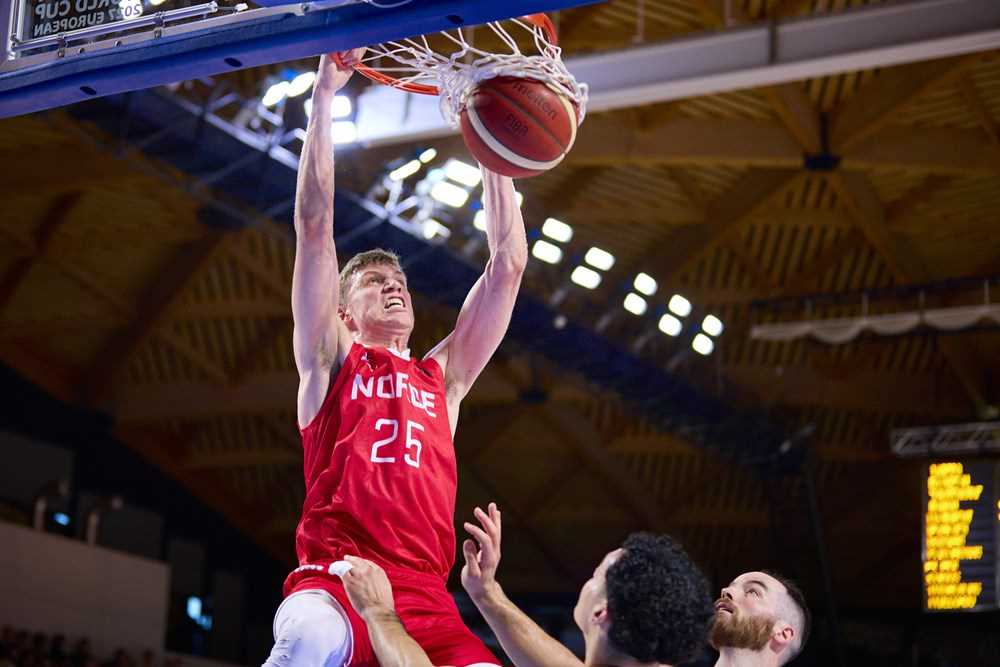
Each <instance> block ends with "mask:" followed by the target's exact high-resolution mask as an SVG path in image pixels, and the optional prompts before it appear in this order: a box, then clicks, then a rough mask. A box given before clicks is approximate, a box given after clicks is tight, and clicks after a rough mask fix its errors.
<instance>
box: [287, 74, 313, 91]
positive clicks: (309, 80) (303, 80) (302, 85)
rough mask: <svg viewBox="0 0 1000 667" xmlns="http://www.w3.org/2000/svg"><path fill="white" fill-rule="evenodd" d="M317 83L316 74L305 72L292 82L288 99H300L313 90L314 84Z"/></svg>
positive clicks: (289, 85)
mask: <svg viewBox="0 0 1000 667" xmlns="http://www.w3.org/2000/svg"><path fill="white" fill-rule="evenodd" d="M315 81H316V72H303V73H302V74H299V75H298V76H296V77H295V78H294V79H292V80H291V82H290V83H289V84H288V90H286V91H285V94H286V95H288V97H298V96H299V95H301V94H303V93H304V92H306V91H307V90H309V89H310V88H312V85H313V82H315Z"/></svg>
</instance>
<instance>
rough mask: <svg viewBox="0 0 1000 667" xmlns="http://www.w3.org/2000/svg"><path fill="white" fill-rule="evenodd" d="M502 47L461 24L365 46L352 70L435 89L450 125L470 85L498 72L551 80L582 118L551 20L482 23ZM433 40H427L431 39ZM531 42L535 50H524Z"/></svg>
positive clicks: (579, 92)
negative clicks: (472, 39) (485, 44)
mask: <svg viewBox="0 0 1000 667" xmlns="http://www.w3.org/2000/svg"><path fill="white" fill-rule="evenodd" d="M486 27H488V28H489V29H490V30H492V31H493V33H495V34H496V36H497V37H499V38H500V40H501V42H502V43H503V44H504V46H505V47H506V49H507V50H508V52H506V53H496V52H490V51H484V50H482V49H478V48H476V47H475V46H473V45H472V44H471V43H469V41H468V40H467V39H466V31H465V30H463V29H462V28H455V29H453V30H447V31H442V32H440V33H438V35H437V36H429V35H422V36H419V37H412V38H408V39H402V40H397V41H390V42H385V43H383V44H376V45H375V46H369V47H368V50H367V51H366V52H365V54H364V56H363V57H362V59H361V62H360V63H359V64H358V65H356V66H355V70H356V71H358V72H359V73H361V74H363V75H364V76H366V77H368V78H369V79H371V80H372V81H375V82H377V83H380V84H382V85H386V86H391V87H393V88H398V89H400V90H404V91H406V92H410V93H417V94H420V95H438V96H440V98H441V113H442V115H443V116H444V117H445V120H447V121H448V122H449V123H450V124H451V125H453V126H455V125H457V124H458V117H459V114H460V113H461V110H462V107H463V106H464V105H465V102H466V99H467V98H468V95H469V93H470V92H471V91H472V89H473V88H475V87H476V85H477V84H479V83H480V82H481V81H484V80H486V79H492V78H494V77H499V76H513V77H522V78H526V79H534V80H536V81H542V82H544V83H546V84H549V85H550V86H553V87H554V88H555V89H556V90H558V91H559V92H560V93H561V94H562V95H564V96H565V97H566V98H567V99H569V100H571V101H572V102H574V103H575V104H576V108H577V109H578V110H579V111H578V115H579V118H578V122H582V121H583V117H584V113H585V107H586V103H587V85H586V84H582V83H578V82H577V80H576V79H575V78H574V77H573V75H572V74H570V73H569V70H567V69H566V66H565V65H564V64H563V62H562V57H561V52H562V49H560V48H559V45H558V44H559V38H558V35H557V34H556V29H555V26H554V25H553V24H552V21H551V20H549V17H547V16H546V15H545V14H531V15H529V16H522V17H520V18H514V19H508V20H506V21H494V22H492V23H487V24H486ZM432 40H434V41H435V45H434V46H432V45H431V41H432ZM525 47H531V48H532V49H533V50H535V51H537V53H526V52H525V51H527V50H528V49H527V48H525Z"/></svg>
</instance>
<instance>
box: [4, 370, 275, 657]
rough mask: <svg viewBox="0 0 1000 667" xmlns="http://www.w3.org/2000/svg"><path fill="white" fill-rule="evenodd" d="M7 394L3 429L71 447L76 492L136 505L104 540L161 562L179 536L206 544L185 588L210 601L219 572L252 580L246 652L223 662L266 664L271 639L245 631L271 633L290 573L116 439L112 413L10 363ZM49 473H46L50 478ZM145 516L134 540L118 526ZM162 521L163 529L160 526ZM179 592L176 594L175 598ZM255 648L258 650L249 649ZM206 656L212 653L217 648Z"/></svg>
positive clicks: (112, 523)
mask: <svg viewBox="0 0 1000 667" xmlns="http://www.w3.org/2000/svg"><path fill="white" fill-rule="evenodd" d="M0 392H2V396H3V399H4V400H3V401H0V431H6V432H10V433H13V434H17V435H20V436H23V437H24V438H29V439H32V440H36V441H39V440H40V441H42V442H45V443H51V445H53V446H55V447H57V448H64V449H65V450H67V452H69V456H70V458H71V459H72V461H73V464H72V465H73V470H72V478H73V486H74V488H73V493H74V494H81V498H86V497H87V496H104V497H107V496H112V495H120V496H121V497H122V498H123V499H124V501H125V505H126V507H130V508H132V512H131V513H130V514H128V515H127V516H126V515H122V516H121V517H119V518H118V519H115V520H112V519H111V516H112V515H109V520H108V525H107V526H106V527H103V528H102V532H101V535H102V541H104V538H107V537H109V536H110V538H111V539H112V542H114V541H116V540H117V541H118V542H120V543H121V544H119V545H118V546H122V547H125V548H127V549H128V550H130V551H136V552H141V553H142V555H147V556H153V557H156V558H158V559H161V560H174V559H171V558H170V556H171V553H169V552H170V551H171V547H170V546H169V545H171V544H174V541H175V540H178V539H179V540H180V541H181V542H180V543H181V544H182V545H183V544H184V543H187V545H188V546H189V547H190V546H191V545H195V546H194V547H193V549H194V551H198V550H199V549H198V546H197V545H200V549H202V550H203V555H202V556H201V558H202V559H203V569H201V571H200V572H198V573H197V574H194V573H188V574H189V576H186V577H184V579H185V580H184V582H183V585H182V588H184V589H186V590H185V591H184V592H185V593H186V592H187V591H189V590H190V589H191V588H195V587H197V588H198V590H199V591H205V592H206V593H207V595H208V597H209V598H210V596H211V594H212V583H213V582H212V581H211V577H212V574H213V573H215V572H218V571H225V572H226V573H227V577H228V579H227V582H229V583H230V584H232V583H233V582H232V580H231V579H232V578H233V577H236V578H238V579H241V580H242V581H243V582H246V585H245V586H244V587H243V590H242V591H241V595H242V601H241V603H240V604H242V606H243V615H242V620H241V623H240V626H241V628H240V630H239V632H241V634H242V635H243V636H242V637H241V639H240V642H239V644H240V649H239V655H238V656H234V655H225V656H222V655H220V656H218V657H225V658H228V659H234V658H237V659H238V660H239V661H240V662H244V663H245V664H260V663H261V662H263V659H264V657H266V656H265V655H260V653H261V652H262V651H264V650H265V648H264V647H265V646H269V644H270V641H271V640H270V636H268V637H266V638H263V639H262V638H258V637H250V636H248V635H249V633H248V632H247V630H246V628H248V627H253V628H255V629H256V630H255V632H260V631H261V629H265V628H266V629H268V630H266V632H267V634H268V635H270V632H269V628H270V625H271V618H272V617H273V615H274V611H275V610H276V609H277V606H278V603H279V602H280V601H281V584H282V581H283V580H284V577H285V575H286V574H287V567H286V566H285V565H283V564H281V563H279V562H277V561H275V560H274V559H273V558H271V557H269V556H268V555H267V554H266V553H265V552H264V551H263V550H261V549H260V548H259V547H257V545H256V544H255V543H254V542H252V541H251V540H249V539H248V538H247V537H245V536H244V535H243V534H242V533H240V532H239V531H237V530H236V529H235V528H233V527H232V526H231V525H230V524H229V523H227V521H226V520H225V519H224V518H223V517H222V516H221V515H219V514H217V513H216V512H214V511H213V510H211V509H209V508H208V507H206V506H205V505H203V504H202V503H201V502H200V501H198V500H197V499H196V498H195V497H194V496H192V495H191V494H190V493H189V492H188V491H187V490H186V489H184V488H183V487H182V486H181V485H180V484H178V483H177V482H175V481H173V480H172V479H170V478H168V477H166V476H165V475H164V474H162V473H161V472H160V471H159V470H158V469H157V468H155V467H153V466H152V465H150V464H148V463H147V462H145V461H144V460H143V459H141V458H140V457H139V456H138V455H136V454H135V453H134V452H133V451H132V450H131V449H129V448H128V447H127V446H126V445H124V444H122V443H120V442H118V441H117V440H115V438H114V437H112V435H111V426H112V422H111V420H110V418H108V416H107V415H103V414H99V413H95V412H91V411H86V410H81V409H78V408H74V407H71V406H68V405H66V404H64V403H61V402H60V401H57V400H55V399H53V398H52V397H51V396H48V395H47V394H45V393H44V392H43V391H41V390H40V389H38V387H36V386H35V385H33V384H31V383H30V382H28V381H26V380H25V379H24V378H22V377H20V376H19V375H18V374H17V373H15V372H14V371H12V370H11V369H9V368H7V367H5V366H0ZM5 455H6V452H5ZM56 458H59V457H56ZM8 460H9V459H8ZM46 460H48V459H46ZM13 463H14V466H8V465H4V466H0V467H2V468H3V469H4V470H5V471H6V470H10V469H12V467H23V466H24V465H28V464H29V463H30V461H27V460H21V461H14V462H13ZM49 472H50V471H46V474H49ZM0 484H3V486H2V487H0V489H5V488H10V489H15V488H16V487H15V485H9V486H8V484H7V483H6V481H5V480H4V479H3V478H2V477H0ZM2 495H4V492H3V491H2V490H0V496H2ZM75 513H76V512H74V514H75ZM144 517H145V518H147V519H148V518H150V517H157V520H154V521H153V523H154V524H157V525H153V526H150V527H149V530H147V531H145V533H144V534H142V535H134V536H131V537H129V536H127V535H126V534H125V533H127V530H128V525H126V526H124V527H123V526H119V525H117V524H118V523H121V522H125V523H126V524H128V523H129V522H131V521H140V522H141V521H142V519H143V518H144ZM160 521H162V526H160V525H159V522H160ZM289 539H290V538H289ZM154 551H155V552H156V553H153V552H154ZM189 551H192V549H187V550H185V549H183V548H181V549H180V550H179V551H177V552H175V553H173V554H172V555H173V556H175V558H178V559H179V562H180V563H187V562H189V561H190V559H188V558H184V557H181V556H185V555H190V554H188V553H187V552H189ZM180 552H184V553H183V554H182V553H180ZM195 560H199V559H198V558H196V559H195ZM199 580H200V585H198V584H199ZM234 586H235V584H233V585H232V586H226V587H225V588H226V590H225V591H223V593H224V595H223V597H224V598H225V602H224V603H223V605H224V606H226V607H230V608H231V607H233V605H234V602H233V599H234V598H233V595H231V593H232V590H231V589H232V588H234ZM179 593H180V592H179V591H175V592H174V593H172V594H174V595H178V594H179ZM209 602H210V600H209ZM226 632H227V634H228V635H230V637H231V634H232V633H233V632H237V631H236V630H233V629H232V628H231V627H230V628H228V629H227V630H226ZM182 638H183V635H182ZM205 639H206V638H202V640H201V645H202V646H205V647H209V646H210V645H211V642H210V641H209V642H206V641H205ZM248 645H249V646H253V647H254V648H253V649H250V650H248V649H247V648H246V647H247V646H248ZM221 646H225V647H226V649H225V651H226V653H227V654H228V653H230V652H231V651H232V650H233V649H232V639H231V638H230V639H228V640H227V641H226V642H222V643H221ZM168 648H177V649H178V650H190V649H189V647H187V646H177V647H174V646H170V643H169V642H168ZM206 652H208V653H209V654H211V651H207V650H206Z"/></svg>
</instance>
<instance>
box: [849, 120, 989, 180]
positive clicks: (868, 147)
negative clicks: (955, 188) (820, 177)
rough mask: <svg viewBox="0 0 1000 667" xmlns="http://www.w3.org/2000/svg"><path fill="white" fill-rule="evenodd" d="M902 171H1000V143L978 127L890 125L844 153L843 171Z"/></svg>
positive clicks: (972, 173) (952, 173)
mask: <svg viewBox="0 0 1000 667" xmlns="http://www.w3.org/2000/svg"><path fill="white" fill-rule="evenodd" d="M893 169H895V170H900V171H910V172H918V173H928V174H942V175H950V176H960V177H967V176H996V175H997V174H1000V146H998V145H996V144H992V143H990V142H989V141H983V135H982V133H981V132H980V131H978V130H962V129H954V128H936V127H921V128H919V129H917V128H912V127H903V126H892V127H886V128H885V129H882V130H880V131H879V132H877V133H875V134H873V135H872V136H871V137H870V140H869V141H866V142H864V144H859V145H858V146H856V147H854V148H851V149H849V150H847V151H845V152H844V153H843V154H842V161H841V170H842V171H843V170H849V171H872V170H893Z"/></svg>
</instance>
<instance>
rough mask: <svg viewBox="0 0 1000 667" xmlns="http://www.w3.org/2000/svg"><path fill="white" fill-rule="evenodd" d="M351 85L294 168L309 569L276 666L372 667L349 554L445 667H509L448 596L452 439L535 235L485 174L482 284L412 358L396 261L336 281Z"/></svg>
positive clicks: (366, 259) (326, 83) (325, 109)
mask: <svg viewBox="0 0 1000 667" xmlns="http://www.w3.org/2000/svg"><path fill="white" fill-rule="evenodd" d="M360 53H361V52H360V51H353V52H349V53H344V54H341V57H342V61H343V62H344V63H345V64H346V65H350V64H353V63H355V62H357V59H358V58H359V57H360ZM350 75H351V70H350V69H349V68H347V67H341V66H338V65H337V64H336V63H335V62H334V60H333V59H332V58H330V57H327V56H324V57H323V58H322V59H321V61H320V65H319V72H318V76H317V78H316V82H315V88H314V91H313V108H312V116H311V118H310V120H309V127H308V130H307V133H306V140H305V145H304V146H303V149H302V156H301V161H300V165H299V174H298V185H297V194H296V202H295V231H296V235H297V243H296V251H295V268H294V273H293V279H292V314H293V316H294V320H295V331H294V337H293V345H294V352H295V363H296V366H297V367H298V370H299V393H298V421H299V427H300V429H301V432H302V443H303V448H304V458H305V486H306V496H305V502H304V504H303V508H302V519H301V521H300V522H299V526H298V529H297V530H296V534H295V547H296V550H297V552H298V558H299V564H300V566H299V567H298V568H297V569H296V570H295V571H293V572H292V573H291V574H290V575H289V576H288V579H287V580H286V581H285V587H284V592H285V596H286V597H285V600H284V602H283V603H282V604H281V606H280V607H279V608H278V612H277V614H276V615H275V620H274V636H275V645H274V649H273V650H272V652H271V655H270V657H269V658H268V660H267V662H266V663H265V664H266V665H267V667H291V666H293V665H294V666H295V667H299V666H306V665H309V666H314V665H315V666H323V667H342V666H345V665H348V664H350V665H351V666H352V667H367V666H370V665H376V664H377V661H376V658H375V655H374V653H373V651H372V647H371V644H370V643H369V639H368V633H367V631H366V629H365V626H364V623H363V621H362V620H361V618H360V616H358V615H357V614H356V613H355V612H354V610H353V609H352V607H351V605H350V603H349V602H348V599H347V596H346V594H345V592H344V589H343V585H342V584H341V582H340V579H339V577H338V576H336V574H335V572H336V571H337V568H338V564H337V562H338V561H340V560H341V559H342V558H343V556H345V555H352V556H362V557H364V558H367V559H370V560H371V561H374V562H376V563H378V564H379V565H380V566H381V567H382V568H383V569H384V570H385V571H386V573H387V574H388V576H389V579H390V581H391V582H392V586H393V593H394V595H395V600H396V606H397V610H398V613H399V616H400V618H401V619H402V621H403V623H404V624H405V627H406V629H407V631H408V632H409V633H410V634H411V636H412V637H413V638H414V639H415V640H416V641H417V642H418V643H419V644H420V646H421V647H422V648H423V649H424V650H425V651H426V652H427V655H428V656H429V657H430V659H431V661H432V662H433V663H434V664H435V665H451V666H454V667H466V666H468V665H473V664H477V663H487V664H498V661H497V659H496V658H495V657H494V656H493V655H492V654H491V653H490V652H489V650H487V648H486V647H485V646H484V645H483V644H482V642H480V641H479V640H478V639H477V638H476V637H475V636H474V635H473V634H472V633H471V632H470V631H469V630H468V628H466V627H465V625H464V624H463V623H462V621H461V618H460V617H459V614H458V610H457V608H456V607H455V603H454V601H453V600H452V597H451V595H450V594H449V593H448V592H447V590H446V588H445V583H446V580H447V577H448V572H449V571H450V570H451V566H452V564H453V562H454V557H455V533H454V523H453V518H454V510H455V493H456V483H457V474H456V463H455V453H454V448H453V443H452V438H453V435H454V432H455V426H456V424H457V422H458V411H459V405H460V404H461V401H462V398H463V397H464V396H465V395H466V393H467V392H468V391H469V388H470V387H471V386H472V383H473V382H474V381H475V379H476V378H477V376H478V375H479V373H480V372H481V371H482V370H483V367H484V366H485V365H486V363H487V361H489V359H490V357H491V356H492V355H493V353H494V352H495V351H496V349H497V347H498V346H499V345H500V342H501V340H502V339H503V336H504V334H505V333H506V331H507V327H508V325H509V323H510V317H511V313H512V311H513V308H514V301H515V299H516V297H517V292H518V288H519V286H520V282H521V276H522V274H523V272H524V267H525V264H526V262H527V252H528V250H527V241H526V239H525V233H524V223H523V221H522V219H521V213H520V210H519V208H518V206H517V202H516V200H515V198H514V187H513V184H512V182H511V180H510V179H508V178H504V177H501V176H498V175H496V174H494V173H491V172H489V171H487V170H485V169H484V170H483V189H484V195H483V196H484V203H485V208H486V221H487V222H486V235H487V239H488V242H489V249H490V258H489V261H488V262H487V264H486V269H485V271H484V273H483V275H482V276H481V277H480V278H479V280H478V281H477V282H476V284H475V285H474V286H473V287H472V290H471V291H470V292H469V295H468V296H467V297H466V300H465V304H464V305H463V306H462V309H461V312H460V313H459V315H458V321H457V323H456V325H455V329H454V331H452V333H451V334H450V335H448V336H447V337H446V338H445V339H444V340H443V341H441V343H440V344H439V345H437V346H436V347H435V348H434V349H432V350H431V351H430V352H428V353H427V355H426V356H425V357H423V358H422V359H416V358H413V357H411V355H410V351H409V349H408V347H407V344H408V341H409V338H410V334H411V332H412V330H413V310H412V303H411V300H410V293H409V291H408V290H407V285H406V276H405V275H404V273H403V271H402V269H401V268H400V264H399V258H398V257H396V256H395V255H394V254H392V253H389V252H386V251H383V250H372V251H369V252H364V253H361V254H359V255H356V256H355V257H354V258H353V259H351V261H349V262H348V263H347V264H346V265H345V266H344V267H343V270H342V271H340V272H339V274H338V267H337V254H336V250H335V248H334V241H333V173H334V172H333V142H332V139H331V103H332V100H333V97H334V95H335V93H336V92H337V91H338V90H339V89H340V88H341V87H343V86H344V84H346V83H347V81H348V79H349V78H350ZM338 275H339V280H338Z"/></svg>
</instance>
